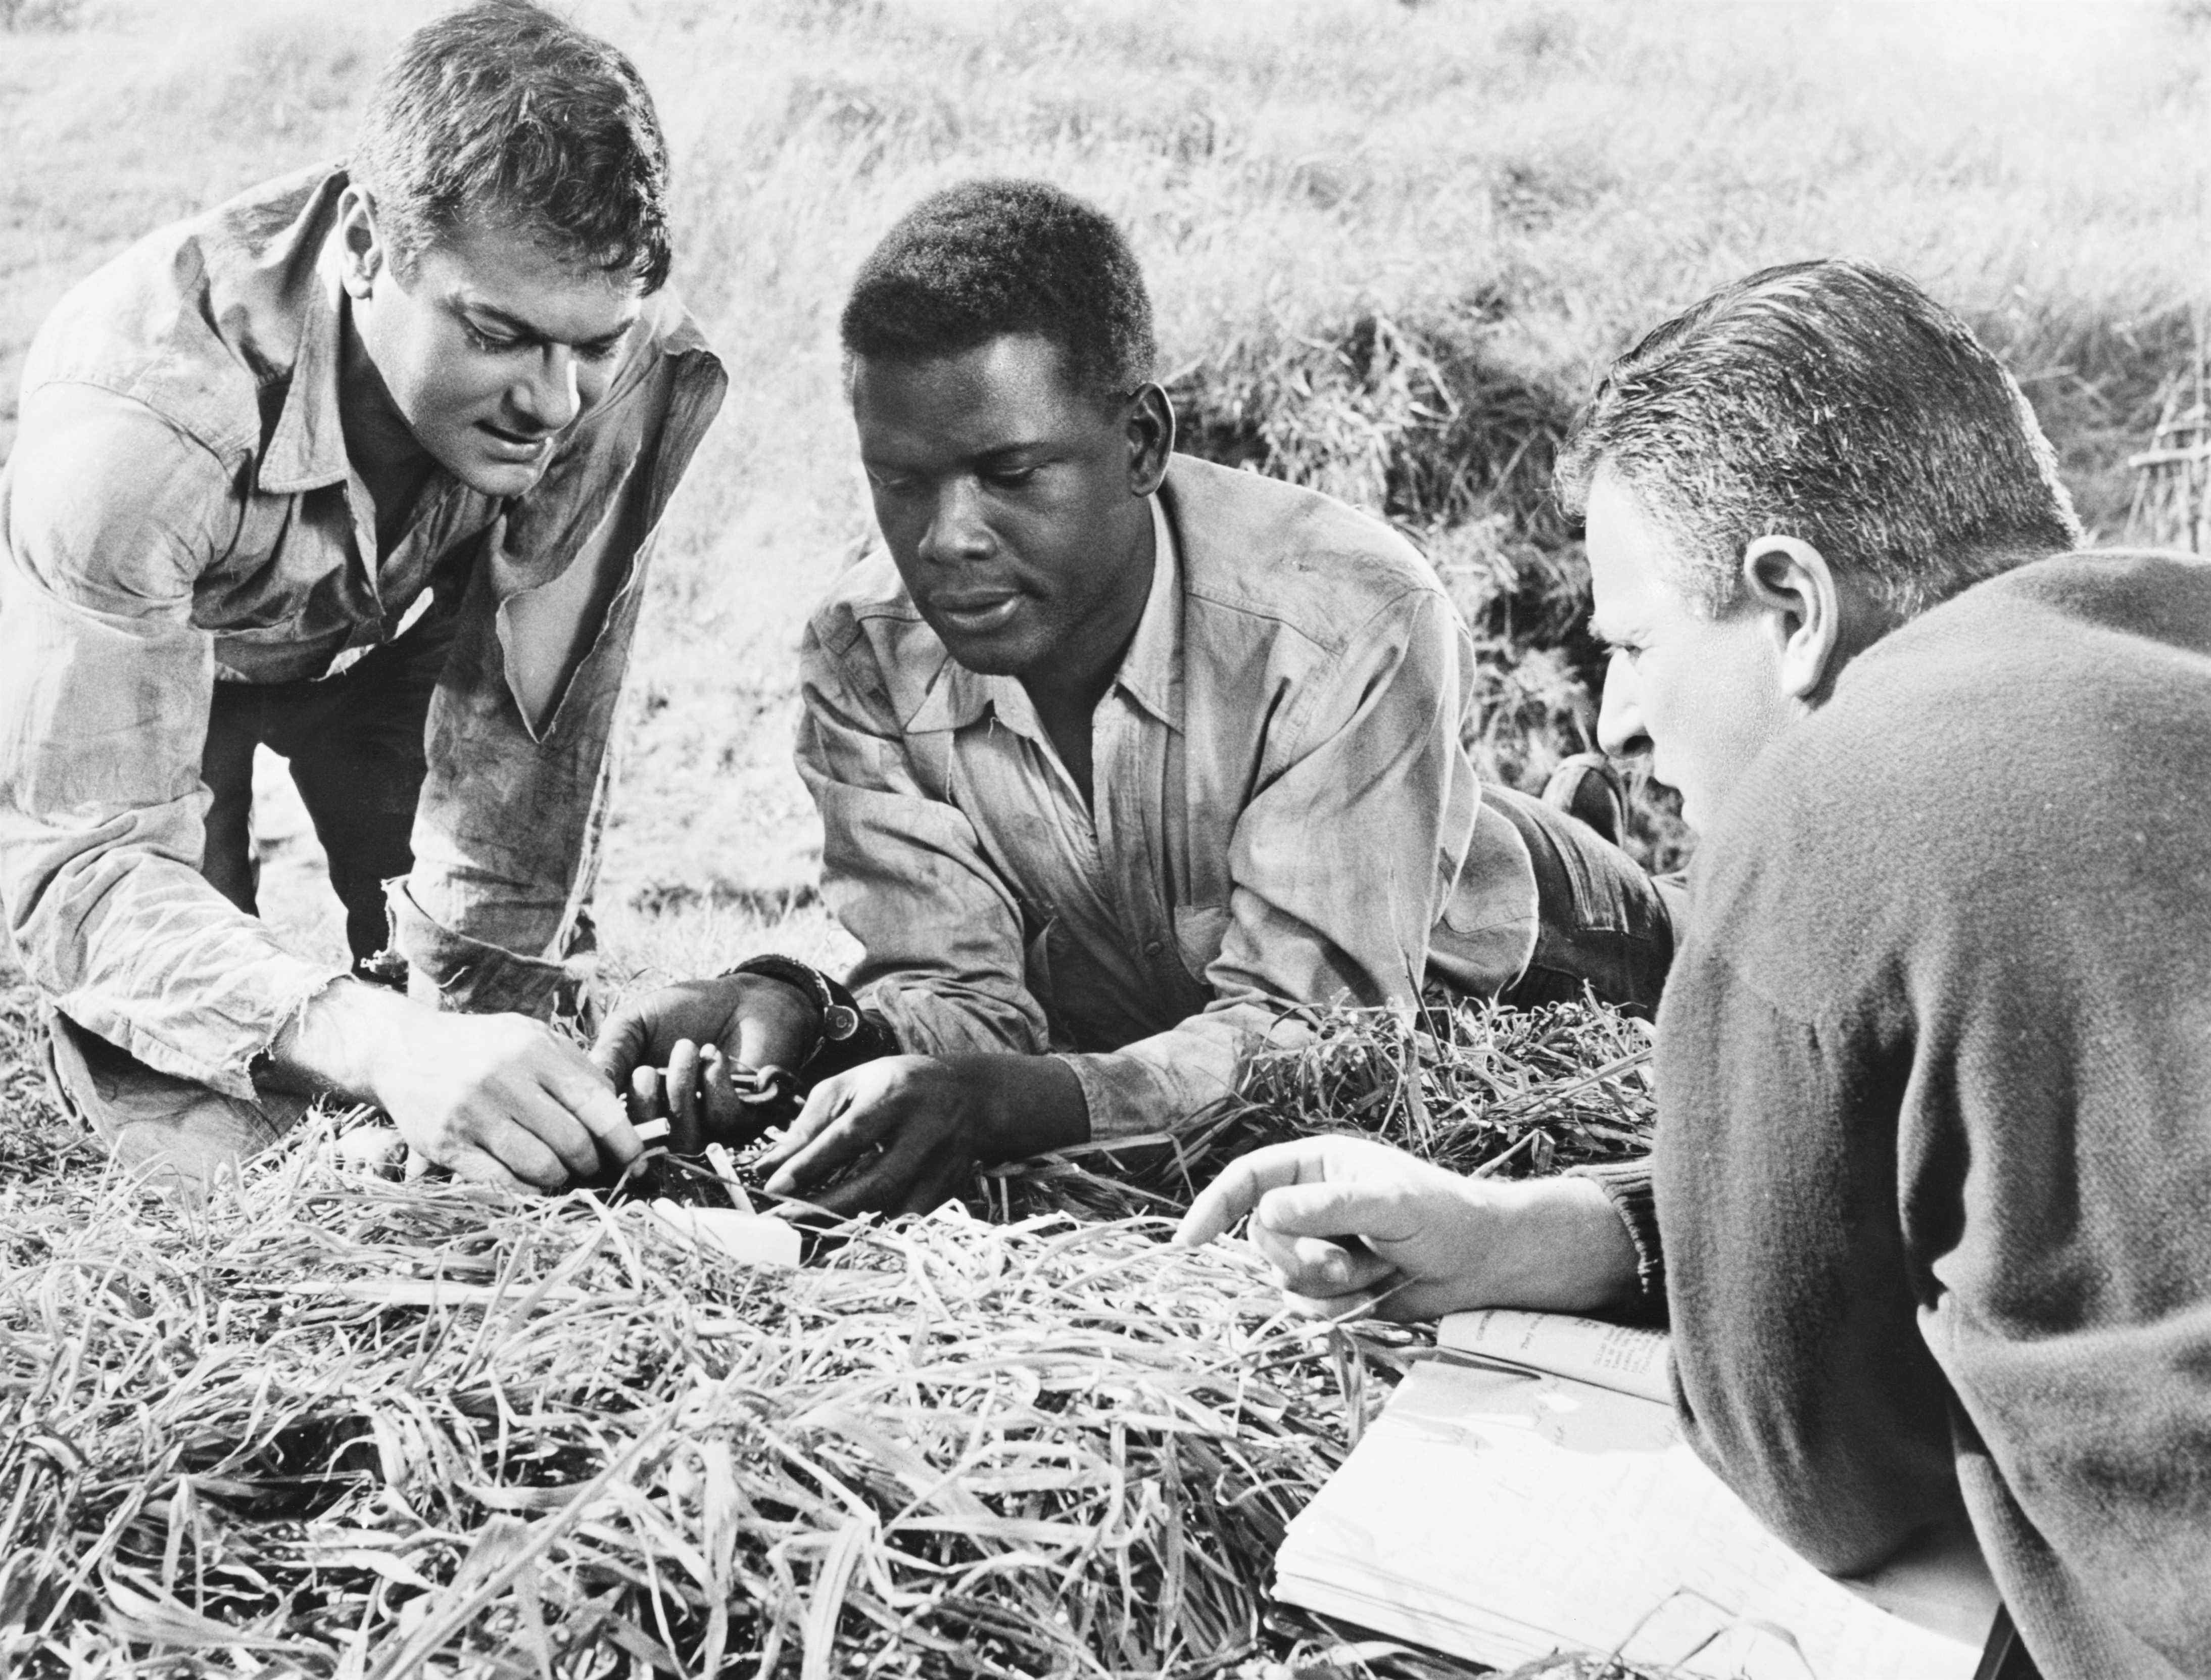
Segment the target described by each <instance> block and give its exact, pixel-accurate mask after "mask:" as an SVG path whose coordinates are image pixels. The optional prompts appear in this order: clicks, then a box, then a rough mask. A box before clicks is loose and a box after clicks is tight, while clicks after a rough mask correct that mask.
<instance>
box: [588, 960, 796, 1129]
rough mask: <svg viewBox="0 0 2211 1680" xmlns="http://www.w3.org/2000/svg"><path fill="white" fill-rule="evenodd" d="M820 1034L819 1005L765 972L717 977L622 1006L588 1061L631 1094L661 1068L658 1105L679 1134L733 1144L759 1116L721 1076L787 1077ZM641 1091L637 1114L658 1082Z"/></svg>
mask: <svg viewBox="0 0 2211 1680" xmlns="http://www.w3.org/2000/svg"><path fill="white" fill-rule="evenodd" d="M820 1030H821V1009H820V1006H819V1005H818V1004H816V1003H815V1000H814V999H813V998H809V997H808V996H807V995H806V994H805V993H804V992H801V991H800V990H799V989H798V988H797V986H791V985H790V984H788V983H787V982H785V981H783V980H779V979H774V978H772V976H770V975H766V974H724V975H721V976H719V977H718V978H716V979H700V980H685V981H683V982H682V983H681V984H680V985H676V986H663V987H661V988H660V990H658V991H657V992H646V993H645V994H644V995H643V996H641V997H637V998H630V999H629V1000H627V1002H626V1003H624V1004H622V1006H621V1008H620V1009H618V1010H615V1012H614V1014H613V1015H612V1016H610V1017H609V1019H608V1021H607V1022H606V1024H605V1025H604V1026H603V1027H602V1028H600V1029H599V1036H598V1041H597V1043H596V1044H594V1045H593V1046H591V1060H592V1062H593V1063H595V1064H597V1067H598V1069H599V1070H600V1074H601V1076H602V1077H603V1078H604V1079H605V1080H607V1081H608V1083H610V1084H611V1085H612V1086H613V1087H614V1089H615V1090H616V1091H618V1092H621V1093H623V1094H625V1095H627V1094H630V1093H632V1092H633V1091H639V1078H640V1075H641V1074H646V1075H650V1074H651V1070H657V1069H661V1068H665V1069H667V1070H668V1075H667V1080H668V1086H669V1089H668V1090H667V1092H666V1093H665V1101H666V1102H667V1105H668V1109H669V1114H670V1116H671V1117H672V1118H674V1119H676V1120H678V1121H679V1122H680V1123H681V1125H682V1126H683V1129H684V1130H685V1131H686V1132H687V1133H688V1132H689V1131H692V1130H694V1129H697V1130H700V1137H701V1141H703V1140H704V1138H706V1137H718V1138H721V1139H723V1140H724V1141H727V1142H730V1143H746V1142H749V1141H750V1140H751V1138H752V1137H753V1136H754V1134H756V1133H757V1132H758V1131H759V1130H760V1125H761V1120H760V1107H759V1106H758V1105H757V1104H756V1103H751V1102H747V1101H743V1100H742V1097H743V1095H744V1094H742V1093H740V1091H739V1090H738V1089H737V1087H736V1083H734V1082H733V1081H732V1079H731V1078H730V1073H731V1071H732V1070H735V1069H736V1068H739V1067H747V1068H770V1067H773V1068H784V1069H786V1070H797V1066H798V1064H799V1063H800V1062H801V1061H803V1060H804V1059H805V1057H806V1053H807V1052H808V1051H809V1049H811V1048H812V1047H813V1041H814V1035H815V1034H816V1033H817V1032H819V1031H820ZM709 1048H711V1049H712V1050H713V1051H714V1052H715V1054H714V1055H713V1056H712V1057H711V1058H709V1057H706V1056H705V1055H704V1052H705V1051H706V1050H707V1049H709ZM651 1084H652V1085H653V1087H654V1089H652V1090H651V1092H649V1093H646V1092H640V1095H641V1096H642V1097H643V1099H644V1101H645V1106H647V1107H650V1106H651V1104H652V1103H653V1102H654V1101H657V1100H658V1099H659V1098H660V1097H661V1095H662V1094H661V1092H660V1091H659V1089H658V1080H657V1078H653V1079H651ZM700 1109H703V1110H704V1113H697V1112H696V1111H698V1110H700ZM688 1152H689V1151H688V1150H687V1151H686V1153H688Z"/></svg>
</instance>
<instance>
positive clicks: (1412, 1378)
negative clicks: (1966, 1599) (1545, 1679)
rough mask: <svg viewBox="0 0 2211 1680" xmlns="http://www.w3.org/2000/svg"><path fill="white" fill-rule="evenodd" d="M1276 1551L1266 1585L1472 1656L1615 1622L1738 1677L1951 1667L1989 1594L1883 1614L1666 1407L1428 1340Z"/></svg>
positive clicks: (1686, 1663)
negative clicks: (1920, 1621) (1767, 1521)
mask: <svg viewBox="0 0 2211 1680" xmlns="http://www.w3.org/2000/svg"><path fill="white" fill-rule="evenodd" d="M1276 1565H1277V1571H1278V1576H1279V1579H1278V1582H1277V1586H1276V1593H1277V1596H1278V1597H1281V1598H1284V1599H1286V1600H1287V1601H1289V1602H1292V1603H1297V1604H1306V1605H1308V1606H1309V1607H1310V1608H1312V1609H1316V1610H1324V1611H1325V1612H1327V1613H1330V1614H1335V1615H1338V1616H1344V1617H1346V1618H1347V1619H1349V1620H1353V1621H1355V1622H1360V1623H1361V1624H1363V1625H1365V1626H1367V1627H1371V1628H1376V1629H1378V1631H1381V1632H1384V1633H1390V1634H1396V1635H1399V1636H1400V1637H1404V1638H1410V1639H1415V1640H1418V1641H1420V1642H1421V1643H1423V1644H1427V1645H1432V1646H1434V1647H1437V1648H1439V1649H1441V1650H1445V1651H1450V1652H1451V1653H1454V1654H1457V1655H1459V1656H1463V1657H1467V1658H1470V1659H1475V1660H1476V1661H1481V1662H1488V1663H1495V1664H1499V1665H1506V1664H1512V1663H1518V1662H1524V1661H1526V1660H1528V1659H1530V1658H1532V1657H1536V1656H1541V1655H1543V1654H1545V1653H1548V1652H1550V1651H1553V1650H1558V1649H1565V1650H1595V1651H1610V1650H1612V1649H1614V1648H1615V1647H1620V1646H1621V1645H1622V1644H1623V1642H1625V1646H1626V1652H1625V1654H1626V1655H1627V1656H1628V1657H1630V1658H1631V1659H1639V1660H1640V1661H1642V1662H1644V1663H1646V1664H1651V1665H1660V1664H1667V1663H1679V1664H1681V1665H1682V1668H1681V1671H1682V1672H1683V1673H1685V1674H1691V1675H1705V1676H1711V1677H1727V1676H1735V1675H1742V1676H1747V1677H1751V1680H1768V1677H1772V1680H1802V1677H1803V1676H1804V1675H1805V1674H1807V1673H1808V1672H1809V1673H1811V1674H1814V1675H1816V1676H1819V1677H1820V1680H1838V1677H1850V1680H1948V1677H1955V1680H1970V1677H1971V1676H1972V1673H1973V1671H1974V1668H1975V1666H1976V1665H1977V1664H1978V1659H1979V1655H1980V1647H1981V1642H1982V1639H1983V1638H1984V1636H1985V1634H1986V1631H1987V1627H1988V1622H1989V1621H1990V1618H1992V1616H1993V1615H1994V1603H1995V1600H1994V1591H1993V1588H1990V1589H1988V1591H1987V1596H1986V1599H1985V1603H1984V1605H1981V1606H1972V1605H1968V1606H1966V1608H1965V1609H1963V1610H1957V1609H1956V1607H1953V1609H1954V1611H1955V1613H1954V1614H1953V1615H1952V1616H1951V1620H1953V1622H1964V1623H1965V1624H1966V1629H1965V1631H1963V1632H1962V1634H1960V1633H1956V1632H1954V1633H1943V1632H1938V1631H1935V1630H1932V1629H1929V1628H1923V1627H1921V1626H1917V1625H1915V1624H1914V1623H1913V1622H1907V1621H1905V1620H1903V1619H1901V1618H1900V1617H1899V1616H1893V1615H1890V1614H1889V1613H1887V1611H1885V1610H1881V1609H1878V1608H1876V1607H1875V1605H1874V1604H1870V1603H1869V1602H1867V1600H1866V1599H1865V1598H1862V1597H1860V1596H1858V1595H1857V1594H1856V1593H1854V1592H1852V1591H1851V1589H1850V1588H1849V1587H1848V1586H1845V1585H1843V1584H1842V1583H1840V1582H1838V1581H1835V1580H1831V1579H1829V1578H1828V1577H1827V1576H1826V1575H1823V1574H1820V1572H1819V1571H1818V1570H1817V1569H1814V1568H1813V1567H1812V1566H1811V1565H1810V1564H1808V1563H1806V1562H1803V1560H1802V1559H1801V1558H1798V1557H1797V1556H1795V1554H1793V1553H1791V1552H1790V1550H1788V1549H1787V1548H1786V1547H1785V1546H1784V1545H1783V1544H1781V1543H1780V1542H1779V1541H1778V1540H1776V1539H1775V1538H1774V1537H1772V1536H1771V1535H1770V1534H1768V1533H1767V1532H1766V1531H1765V1529H1764V1528H1762V1527H1761V1526H1760V1525H1759V1523H1758V1520H1757V1519H1755V1518H1754V1517H1753V1516H1752V1515H1751V1514H1750V1513H1749V1511H1748V1509H1747V1508H1746V1507H1744V1506H1743V1504H1742V1501H1740V1500H1738V1499H1736V1498H1735V1495H1733V1494H1731V1493H1729V1491H1728V1490H1727V1489H1726V1488H1725V1487H1723V1485H1722V1484H1721V1483H1720V1482H1719V1480H1718V1478H1717V1477H1714V1476H1713V1475H1712V1474H1711V1471H1708V1470H1706V1469H1705V1466H1704V1465H1703V1464H1702V1463H1701V1462H1699V1460H1698V1459H1697V1458H1696V1456H1695V1454H1694V1453H1692V1452H1691V1451H1690V1450H1689V1448H1688V1447H1687V1446H1686V1445H1685V1444H1684V1443H1683V1442H1682V1441H1681V1440H1680V1437H1679V1434H1678V1432H1677V1431H1676V1430H1675V1428H1674V1422H1673V1416H1672V1414H1671V1412H1670V1411H1669V1410H1668V1409H1666V1408H1664V1407H1662V1406H1659V1405H1657V1404H1653V1403H1652V1402H1651V1401H1648V1400H1640V1399H1634V1398H1629V1397H1627V1396H1625V1395H1622V1394H1619V1393H1615V1392H1609V1391H1607V1390H1603V1389H1599V1388H1593V1387H1590V1386H1587V1385H1584V1384H1579V1383H1573V1382H1570V1381H1566V1380H1561V1379H1558V1378H1552V1377H1536V1376H1528V1375H1521V1374H1512V1373H1508V1372H1504V1371H1498V1370H1492V1369H1487V1368H1481V1367H1464V1366H1457V1365H1452V1364H1449V1363H1445V1362H1440V1361H1439V1362H1432V1363H1428V1364H1424V1365H1421V1366H1419V1367H1417V1368H1415V1369H1414V1371H1413V1373H1412V1374H1410V1375H1409V1376H1408V1377H1407V1379H1406V1380H1405V1381H1404V1382H1403V1383H1402V1385H1401V1386H1399V1388H1398V1390H1397V1392H1396V1395H1395V1396H1393V1397H1392V1398H1391V1400H1390V1404H1389V1406H1388V1408H1387V1409H1386V1410H1384V1413H1383V1415H1382V1416H1381V1417H1380V1418H1379V1419H1378V1420H1377V1421H1376V1422H1375V1423H1374V1424H1372V1426H1370V1427H1369V1428H1368V1429H1367V1431H1366V1434H1365V1436H1364V1438H1363V1439H1362V1440H1360V1445H1359V1446H1358V1448H1357V1450H1356V1451H1354V1453H1352V1455H1351V1457H1350V1459H1348V1461H1347V1462H1346V1463H1345V1465H1344V1467H1343V1468H1342V1471H1338V1472H1337V1474H1336V1477H1335V1478H1334V1479H1333V1480H1331V1481H1330V1483H1329V1484H1328V1486H1327V1487H1326V1488H1325V1489H1323V1490H1322V1492H1321V1494H1320V1495H1319V1497H1318V1498H1317V1499H1316V1500H1315V1501H1313V1503H1312V1504H1311V1506H1310V1507H1307V1509H1306V1510H1305V1512H1304V1513H1301V1514H1300V1515H1299V1517H1298V1519H1296V1520H1295V1521H1294V1522H1293V1523H1292V1525H1291V1526H1290V1531H1289V1534H1288V1536H1287V1538H1286V1539H1285V1540H1284V1542H1283V1544H1282V1548H1281V1555H1280V1556H1279V1557H1278V1558H1277V1560H1276ZM1982 1579H1983V1580H1985V1577H1983V1578H1982ZM1984 1611H1985V1613H1984ZM1639 1623H1640V1624H1642V1625H1641V1630H1640V1632H1638V1631H1637V1628H1638V1624H1639ZM1730 1629H1731V1631H1729V1630H1730ZM1714 1633H1719V1634H1721V1635H1722V1636H1721V1637H1720V1638H1719V1639H1718V1641H1717V1642H1716V1643H1713V1644H1711V1645H1710V1646H1708V1647H1706V1648H1705V1650H1704V1651H1703V1652H1702V1653H1695V1654H1692V1652H1693V1647H1695V1646H1696V1645H1697V1644H1698V1643H1699V1641H1701V1640H1703V1639H1704V1638H1705V1637H1706V1636H1707V1635H1712V1634H1714ZM1631 1635H1633V1637H1632V1638H1631ZM1799 1653H1801V1656H1800V1654H1799Z"/></svg>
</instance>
